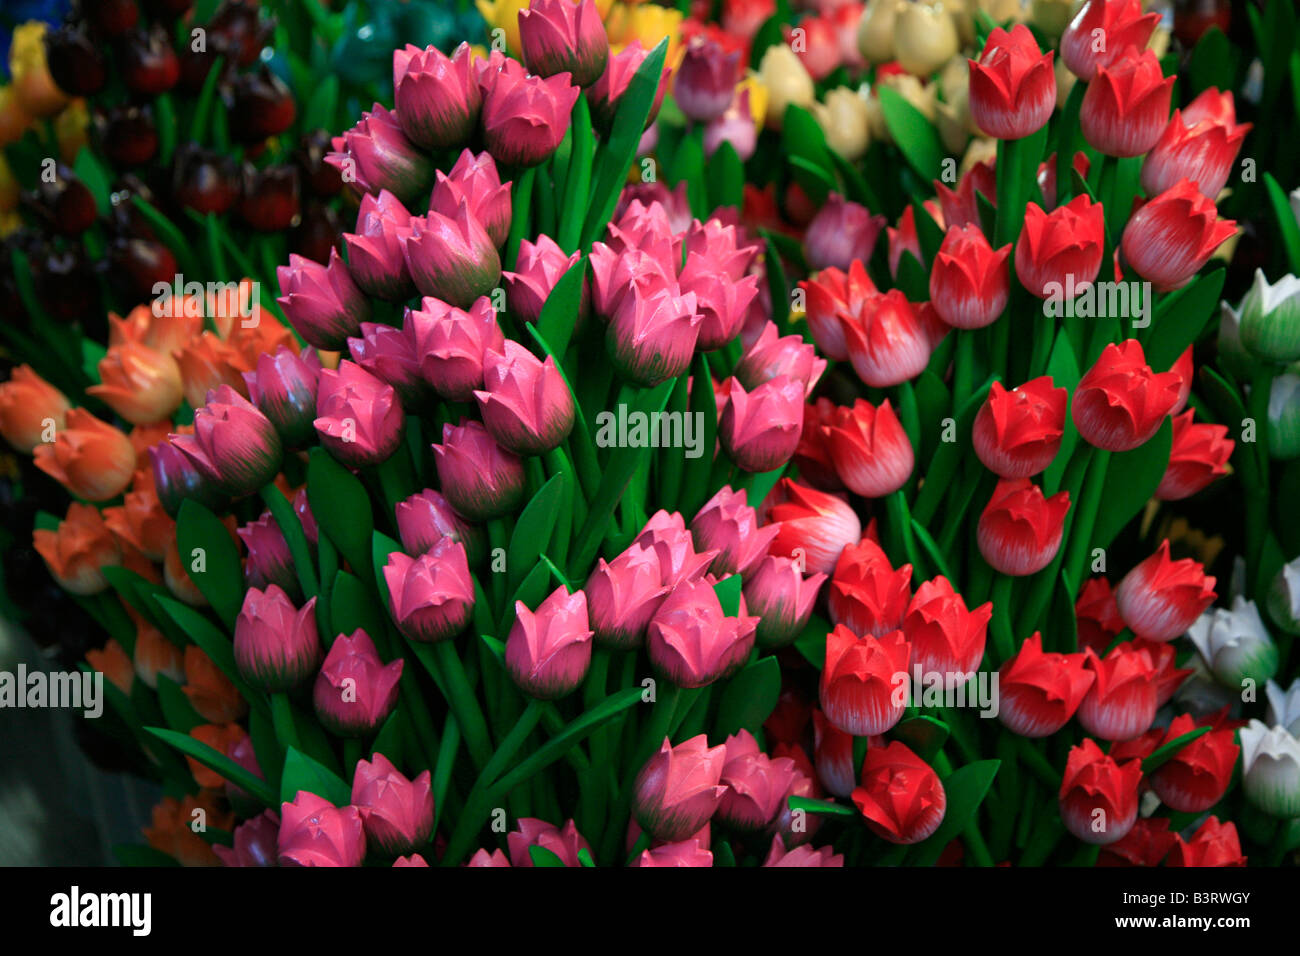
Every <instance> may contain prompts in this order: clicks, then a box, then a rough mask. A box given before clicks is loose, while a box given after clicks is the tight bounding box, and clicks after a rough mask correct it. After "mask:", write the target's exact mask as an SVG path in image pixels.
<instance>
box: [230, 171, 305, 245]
mask: <svg viewBox="0 0 1300 956" xmlns="http://www.w3.org/2000/svg"><path fill="white" fill-rule="evenodd" d="M239 215H240V218H242V219H243V220H244V222H246V223H248V224H249V225H250V226H252V227H253V228H254V229H256V230H257V231H258V232H279V231H280V230H281V229H288V228H289V227H290V226H291V225H293V224H294V221H295V220H297V218H298V167H296V166H287V165H281V166H267V167H266V168H265V169H258V168H257V167H255V166H253V165H252V164H251V163H245V164H244V172H243V189H242V191H241V194H240V198H239Z"/></svg>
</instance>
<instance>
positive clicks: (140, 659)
mask: <svg viewBox="0 0 1300 956" xmlns="http://www.w3.org/2000/svg"><path fill="white" fill-rule="evenodd" d="M184 660H185V659H184V655H183V654H182V653H181V649H180V648H179V647H177V646H176V645H175V644H173V643H172V642H171V640H170V639H169V638H168V637H167V635H165V634H164V633H163V632H162V631H160V630H158V628H156V627H154V626H153V625H152V624H150V623H149V622H148V621H146V620H144V618H137V619H136V622H135V673H136V676H137V677H139V678H140V679H141V680H142V681H144V682H145V684H146V685H148V686H149V687H150V688H152V689H154V690H157V689H158V675H159V674H165V675H166V676H167V677H168V678H170V679H171V680H173V681H175V682H176V683H177V684H180V683H182V682H183V681H184V680H185V663H184Z"/></svg>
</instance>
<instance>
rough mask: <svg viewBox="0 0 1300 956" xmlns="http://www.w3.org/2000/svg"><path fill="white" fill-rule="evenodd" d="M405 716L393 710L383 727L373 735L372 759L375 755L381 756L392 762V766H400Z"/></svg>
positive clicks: (399, 711)
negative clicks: (379, 754)
mask: <svg viewBox="0 0 1300 956" xmlns="http://www.w3.org/2000/svg"><path fill="white" fill-rule="evenodd" d="M404 720H405V715H404V714H403V713H402V710H401V708H398V709H397V710H394V711H393V712H392V713H391V714H389V715H388V719H387V720H385V721H384V725H383V726H382V727H380V728H379V733H377V734H375V740H374V743H372V744H371V745H370V754H371V756H372V757H373V756H374V755H375V754H377V753H381V754H383V755H384V756H385V757H387V758H388V759H389V761H391V762H392V764H393V766H395V767H400V766H402V763H403V760H402V745H403V744H402V742H403V739H404V737H405V735H404V733H403V727H404V726H405V724H404Z"/></svg>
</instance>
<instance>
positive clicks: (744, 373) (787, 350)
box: [733, 322, 826, 397]
mask: <svg viewBox="0 0 1300 956" xmlns="http://www.w3.org/2000/svg"><path fill="white" fill-rule="evenodd" d="M824 371H826V360H825V359H823V358H819V357H818V356H817V349H816V348H815V347H814V346H812V345H810V344H809V343H808V342H805V341H804V339H803V337H802V336H799V335H785V336H783V335H781V334H780V332H778V331H777V328H776V323H774V322H767V323H765V324H764V326H763V331H762V334H760V335H759V337H758V341H757V342H755V343H754V344H753V345H751V346H750V347H749V348H748V349H746V350H745V352H744V353H743V354H742V355H741V356H740V360H739V361H738V362H737V363H736V368H735V371H734V372H733V374H734V375H735V376H736V380H737V381H739V382H740V384H741V385H743V386H745V388H747V389H750V390H752V389H755V388H758V386H760V385H762V384H763V383H764V382H768V381H771V380H772V379H774V378H776V377H777V376H778V375H788V376H789V377H790V378H792V379H795V380H796V381H798V382H800V383H801V384H802V385H803V387H804V396H805V397H811V396H812V391H813V388H814V387H815V386H816V385H817V382H818V380H820V379H821V377H822V372H824Z"/></svg>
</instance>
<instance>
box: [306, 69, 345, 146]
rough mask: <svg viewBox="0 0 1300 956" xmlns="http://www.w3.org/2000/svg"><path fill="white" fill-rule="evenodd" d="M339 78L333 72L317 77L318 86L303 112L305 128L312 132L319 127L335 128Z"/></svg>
mask: <svg viewBox="0 0 1300 956" xmlns="http://www.w3.org/2000/svg"><path fill="white" fill-rule="evenodd" d="M338 99H339V78H338V76H336V75H335V74H333V73H330V74H327V75H326V76H325V78H324V79H323V80H322V79H320V78H317V86H316V88H315V89H314V90H313V91H312V94H311V99H309V100H308V101H307V110H306V112H304V114H303V129H304V130H306V131H308V132H310V131H312V130H317V129H325V130H332V129H334V125H335V124H334V114H335V111H336V110H337V109H338Z"/></svg>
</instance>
